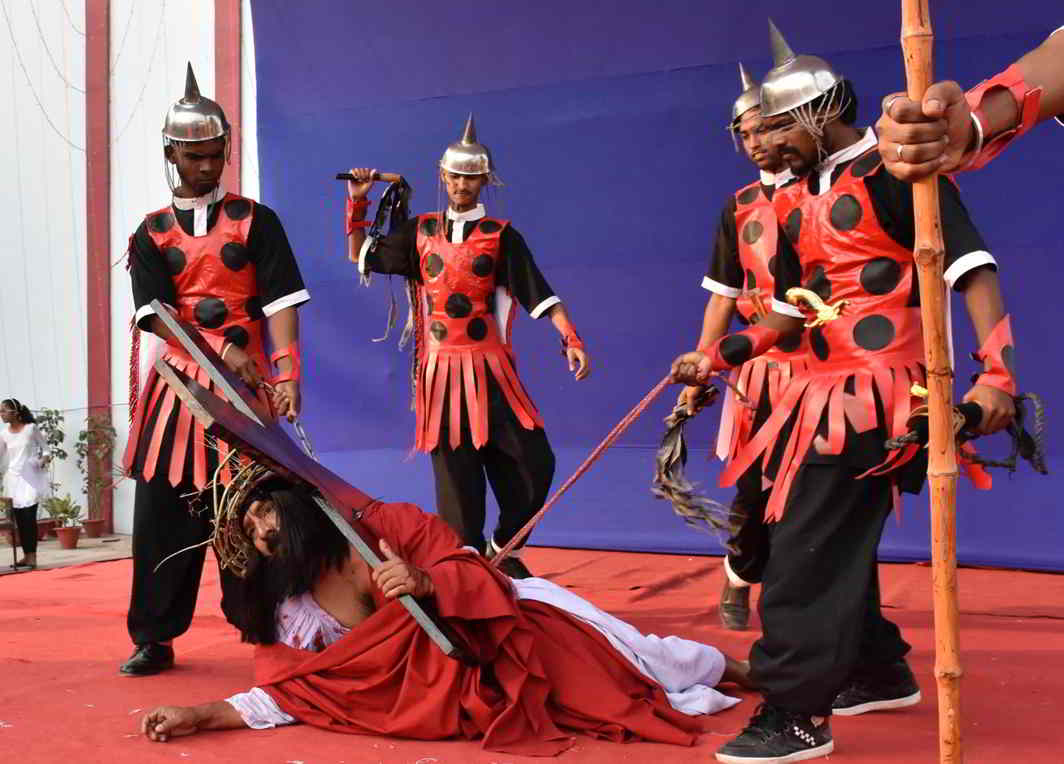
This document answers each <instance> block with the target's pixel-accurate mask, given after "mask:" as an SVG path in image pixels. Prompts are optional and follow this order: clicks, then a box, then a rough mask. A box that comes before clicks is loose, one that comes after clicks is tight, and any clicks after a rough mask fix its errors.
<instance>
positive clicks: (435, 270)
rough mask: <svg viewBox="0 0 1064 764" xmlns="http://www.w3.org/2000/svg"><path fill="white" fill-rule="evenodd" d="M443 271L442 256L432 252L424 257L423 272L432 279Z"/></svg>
mask: <svg viewBox="0 0 1064 764" xmlns="http://www.w3.org/2000/svg"><path fill="white" fill-rule="evenodd" d="M442 272H443V258H442V257H440V256H439V255H437V254H436V253H435V252H433V253H432V254H431V255H429V256H428V257H426V258H425V274H426V275H427V276H428V277H429V278H430V279H434V278H436V277H437V276H439V275H440V273H442Z"/></svg>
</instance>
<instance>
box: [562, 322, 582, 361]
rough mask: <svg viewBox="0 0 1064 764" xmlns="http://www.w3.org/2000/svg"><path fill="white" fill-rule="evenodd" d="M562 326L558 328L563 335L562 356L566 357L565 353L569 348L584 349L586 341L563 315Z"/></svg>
mask: <svg viewBox="0 0 1064 764" xmlns="http://www.w3.org/2000/svg"><path fill="white" fill-rule="evenodd" d="M560 323H561V326H559V327H556V328H557V329H558V331H559V332H561V334H562V355H565V351H566V350H568V349H569V348H578V349H580V350H583V349H584V341H583V340H582V339H580V335H579V334H577V333H576V329H574V328H573V325H572V324H570V323H569V321H568V319H567V318H566V317H565V315H564V314H563V315H562V317H561V319H560Z"/></svg>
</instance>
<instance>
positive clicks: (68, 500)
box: [47, 493, 81, 528]
mask: <svg viewBox="0 0 1064 764" xmlns="http://www.w3.org/2000/svg"><path fill="white" fill-rule="evenodd" d="M47 510H48V514H50V515H51V516H52V519H53V520H55V524H56V525H57V526H59V527H60V528H71V527H73V526H75V525H77V524H78V521H79V520H80V519H81V505H80V504H78V503H77V502H76V501H74V498H73V497H72V496H71V495H70V494H69V493H68V494H67V495H66V496H64V497H63V498H59V497H58V496H54V497H52V499H51V500H50V501H49V502H48V505H47Z"/></svg>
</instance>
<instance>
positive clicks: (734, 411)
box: [702, 172, 809, 583]
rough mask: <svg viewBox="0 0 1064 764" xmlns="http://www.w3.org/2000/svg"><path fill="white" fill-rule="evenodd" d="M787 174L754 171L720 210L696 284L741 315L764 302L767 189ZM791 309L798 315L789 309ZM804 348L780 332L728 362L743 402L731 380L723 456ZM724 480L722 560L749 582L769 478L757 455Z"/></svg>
mask: <svg viewBox="0 0 1064 764" xmlns="http://www.w3.org/2000/svg"><path fill="white" fill-rule="evenodd" d="M792 178H793V176H791V174H790V173H789V172H785V173H781V174H780V175H779V176H776V175H773V174H772V173H767V172H762V173H761V177H760V178H759V179H758V180H757V181H755V182H754V183H751V184H749V185H747V186H744V187H743V188H741V189H739V190H738V191H736V192H735V193H734V194H732V195H731V197H730V198H729V199H728V204H727V205H726V206H725V208H724V211H723V212H722V213H721V219H720V225H719V226H718V228H717V235H716V241H715V243H714V248H713V254H712V256H711V258H710V263H709V269H708V271H707V273H706V276H705V277H704V278H703V279H702V286H703V287H704V288H705V289H707V290H708V291H710V292H712V293H714V294H718V295H721V296H722V297H727V298H731V299H734V300H736V309H737V311H738V315H739V320H740V321H741V322H742V323H745V324H751V323H756V322H757V321H758V319H759V318H760V316H761V314H762V313H763V312H765V311H771V309H772V299H773V297H774V294H775V275H774V271H775V266H776V263H777V260H776V236H777V232H778V229H779V226H778V225H777V222H776V212H775V210H774V209H773V207H772V197H773V195H774V194H775V192H776V189H777V188H778V187H779V186H780V185H783V184H785V183H786V182H787V181H789V180H791V179H792ZM793 315H796V316H797V315H799V314H798V312H797V309H794V313H793ZM808 349H809V342H808V336H807V334H806V333H805V332H804V331H803V332H800V333H798V334H794V335H791V336H788V337H785V338H783V339H782V340H781V341H780V342H779V343H777V345H776V346H775V347H773V348H772V349H770V350H769V351H768V352H767V353H765V354H764V355H761V356H759V357H757V358H754V359H753V360H751V361H749V362H747V363H744V364H743V365H742V366H741V367H739V368H738V369H734V370H732V372H731V375H730V382H731V383H732V384H733V385H734V386H735V387H736V388H737V389H738V390H740V391H741V392H742V393H743V395H744V396H745V397H746V402H745V403H741V402H739V401H738V399H737V398H736V396H735V393H734V392H733V391H732V388H731V387H729V388H728V390H727V392H726V393H725V397H724V406H723V409H722V411H721V421H720V431H719V433H718V436H717V449H716V453H717V456H718V457H719V458H720V459H721V460H723V461H724V462H725V463H726V464H731V462H732V461H733V460H734V459H735V458H736V456H737V455H738V454H739V453H740V452H741V451H742V450H743V449H744V448H745V447H746V444H747V441H748V440H749V439H750V436H751V435H752V434H753V432H754V431H755V430H756V429H757V428H758V427H760V426H761V424H762V423H763V422H764V421H765V419H767V418H768V416H769V415H770V414H771V412H772V407H773V403H774V402H775V401H776V400H777V399H778V398H779V394H780V391H781V390H782V389H783V387H785V386H786V385H787V383H788V382H789V381H790V379H791V377H792V376H793V375H794V374H796V373H799V372H801V371H802V370H803V369H804V368H805V360H804V358H805V354H806V352H807V351H808ZM729 482H735V484H736V488H737V494H736V497H735V499H734V501H733V502H732V506H731V516H732V522H733V523H735V524H736V525H737V527H736V528H735V531H734V532H733V534H732V536H731V538H730V539H728V548H729V550H730V551H729V553H728V555H727V557H726V562H725V564H726V567H727V570H728V574H729V576H730V577H733V580H734V577H738V579H740V580H742V581H744V582H746V583H757V582H758V581H760V580H761V571H762V570H763V568H764V564H765V560H766V559H767V557H768V539H767V533H766V530H765V527H764V511H765V504H766V503H767V501H768V491H767V488H768V487H769V486H771V481H768V480H766V479H765V478H764V476H763V471H762V470H761V469H760V463H757V464H754V465H753V466H752V467H751V468H749V469H747V470H746V472H745V473H744V474H743V475H741V476H739V478H738V479H736V480H734V481H729ZM735 583H738V581H735Z"/></svg>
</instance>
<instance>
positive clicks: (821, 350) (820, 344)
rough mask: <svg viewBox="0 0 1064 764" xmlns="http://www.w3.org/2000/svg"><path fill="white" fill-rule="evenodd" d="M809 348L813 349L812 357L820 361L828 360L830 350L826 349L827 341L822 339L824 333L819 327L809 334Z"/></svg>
mask: <svg viewBox="0 0 1064 764" xmlns="http://www.w3.org/2000/svg"><path fill="white" fill-rule="evenodd" d="M809 347H811V348H812V349H813V355H815V356H816V357H817V358H819V359H820V360H821V361H826V360H828V356H830V355H831V348H829V347H828V341H827V340H826V339H825V338H824V332H823V330H822V329H821V328H820V327H819V326H818V327H816V328H815V329H813V330H812V331H811V332H809Z"/></svg>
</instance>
